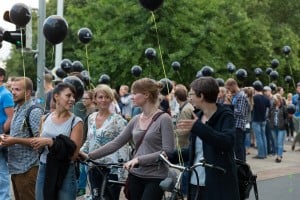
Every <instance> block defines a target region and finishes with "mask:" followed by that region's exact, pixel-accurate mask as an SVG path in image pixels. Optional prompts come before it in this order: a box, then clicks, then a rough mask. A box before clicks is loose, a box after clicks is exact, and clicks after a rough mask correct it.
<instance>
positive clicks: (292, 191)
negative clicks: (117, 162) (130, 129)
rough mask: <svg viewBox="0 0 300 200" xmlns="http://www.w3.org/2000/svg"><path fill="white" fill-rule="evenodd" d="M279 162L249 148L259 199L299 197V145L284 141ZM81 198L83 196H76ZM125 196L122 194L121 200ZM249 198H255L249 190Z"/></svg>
mask: <svg viewBox="0 0 300 200" xmlns="http://www.w3.org/2000/svg"><path fill="white" fill-rule="evenodd" d="M284 149H285V150H286V152H284V154H283V159H282V162H281V163H276V162H275V158H276V157H275V156H268V157H267V158H266V159H263V160H260V159H254V158H252V157H253V156H255V155H256V153H257V150H256V149H255V148H251V149H250V153H251V154H250V155H247V162H248V163H249V165H250V166H251V169H252V171H253V172H254V173H255V174H257V181H258V183H257V184H258V192H259V199H260V200H298V199H300V151H299V149H300V146H298V147H296V150H298V151H291V143H290V142H286V144H285V147H284ZM77 199H78V200H83V198H77ZM124 199H125V198H124V197H123V196H122V197H121V200H124ZM249 200H255V197H254V193H253V191H251V195H250V198H249Z"/></svg>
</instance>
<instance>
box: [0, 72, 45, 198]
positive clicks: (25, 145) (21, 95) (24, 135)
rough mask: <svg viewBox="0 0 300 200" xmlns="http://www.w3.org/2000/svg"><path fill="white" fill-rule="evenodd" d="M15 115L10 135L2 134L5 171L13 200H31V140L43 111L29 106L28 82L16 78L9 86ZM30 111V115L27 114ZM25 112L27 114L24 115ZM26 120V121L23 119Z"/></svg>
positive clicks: (35, 168)
mask: <svg viewBox="0 0 300 200" xmlns="http://www.w3.org/2000/svg"><path fill="white" fill-rule="evenodd" d="M11 89H12V94H13V99H14V102H15V112H14V115H13V119H12V122H11V129H10V135H5V134H4V135H2V136H1V139H2V142H1V143H2V145H4V146H8V168H9V173H10V174H11V182H12V186H13V191H14V196H15V199H16V200H23V199H26V200H28V199H35V182H36V177H37V171H38V161H39V156H38V152H37V151H36V150H34V149H33V148H32V147H31V144H30V142H31V138H32V137H38V136H39V125H40V121H41V117H42V114H43V110H42V109H41V108H39V107H33V106H34V103H33V101H32V99H31V92H32V91H33V84H32V81H31V80H30V79H29V78H27V77H18V78H16V79H15V80H14V82H13V83H12V87H11ZM29 109H30V112H29V111H28V110H29ZM28 112H29V113H28ZM27 118H28V120H26V119H27Z"/></svg>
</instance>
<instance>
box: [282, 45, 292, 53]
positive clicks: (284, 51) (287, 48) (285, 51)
mask: <svg viewBox="0 0 300 200" xmlns="http://www.w3.org/2000/svg"><path fill="white" fill-rule="evenodd" d="M282 52H283V53H284V54H285V55H289V54H290V53H291V47H290V46H284V47H283V48H282Z"/></svg>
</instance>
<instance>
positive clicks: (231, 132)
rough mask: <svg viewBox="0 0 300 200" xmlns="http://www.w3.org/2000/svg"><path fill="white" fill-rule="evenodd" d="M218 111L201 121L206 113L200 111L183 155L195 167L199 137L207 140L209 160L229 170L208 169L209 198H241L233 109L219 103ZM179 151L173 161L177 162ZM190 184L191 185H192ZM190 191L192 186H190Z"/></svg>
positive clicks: (219, 199) (231, 199)
mask: <svg viewBox="0 0 300 200" xmlns="http://www.w3.org/2000/svg"><path fill="white" fill-rule="evenodd" d="M217 106H218V108H217V111H216V112H215V113H214V114H213V116H212V117H211V118H210V119H209V121H207V123H206V124H203V123H202V122H201V120H200V119H201V117H202V115H203V113H202V112H201V111H200V112H198V113H197V116H198V117H199V120H198V121H197V122H196V123H195V124H194V126H193V127H192V130H191V136H190V140H191V142H190V146H189V149H185V150H182V156H183V159H184V160H185V161H188V165H189V166H192V165H193V163H194V157H195V141H196V137H200V139H201V140H202V142H203V156H204V159H205V161H206V162H207V163H209V164H213V165H216V166H220V167H222V168H224V169H225V170H226V173H225V174H223V173H222V172H220V171H218V170H216V169H211V168H205V186H206V193H205V194H206V200H239V189H238V180H237V173H236V165H235V161H234V141H235V126H234V117H233V112H232V109H231V108H230V107H229V106H226V105H217ZM176 154H177V153H176V152H175V153H173V154H172V155H171V158H170V161H171V162H174V161H175V162H176V161H177V159H176V158H177V155H176ZM188 185H189V184H188ZM188 191H189V189H188Z"/></svg>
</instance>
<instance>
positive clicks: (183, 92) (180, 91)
mask: <svg viewBox="0 0 300 200" xmlns="http://www.w3.org/2000/svg"><path fill="white" fill-rule="evenodd" d="M174 96H175V97H176V98H177V99H178V100H179V101H186V100H187V96H188V92H187V89H186V87H185V86H184V85H182V84H178V85H176V86H175V92H174Z"/></svg>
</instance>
